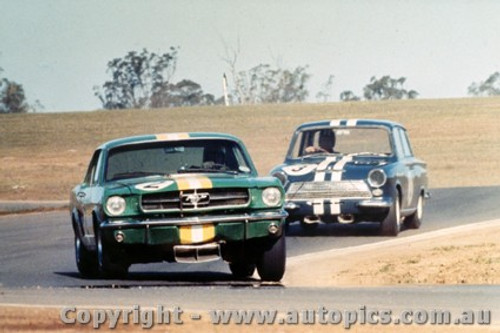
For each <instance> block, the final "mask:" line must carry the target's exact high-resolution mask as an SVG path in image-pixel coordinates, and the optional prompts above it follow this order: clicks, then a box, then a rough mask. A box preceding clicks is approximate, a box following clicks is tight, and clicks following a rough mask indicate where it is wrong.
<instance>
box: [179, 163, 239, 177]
mask: <svg viewBox="0 0 500 333" xmlns="http://www.w3.org/2000/svg"><path fill="white" fill-rule="evenodd" d="M221 166H223V167H224V168H226V166H224V165H221V164H215V165H213V166H212V167H201V166H197V165H189V166H182V167H180V168H179V169H178V170H177V172H178V173H190V172H192V173H196V172H207V173H228V174H231V175H236V174H238V171H235V170H230V169H224V168H222V167H221Z"/></svg>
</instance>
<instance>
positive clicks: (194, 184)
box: [175, 176, 212, 191]
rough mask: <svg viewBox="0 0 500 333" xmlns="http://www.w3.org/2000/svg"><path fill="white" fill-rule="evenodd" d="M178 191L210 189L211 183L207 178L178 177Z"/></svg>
mask: <svg viewBox="0 0 500 333" xmlns="http://www.w3.org/2000/svg"><path fill="white" fill-rule="evenodd" d="M175 181H176V183H177V188H178V189H179V191H185V190H195V189H207V188H212V181H211V180H210V178H208V177H204V176H201V177H179V178H177V179H176V180H175Z"/></svg>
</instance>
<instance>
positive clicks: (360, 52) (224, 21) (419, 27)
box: [0, 0, 500, 111]
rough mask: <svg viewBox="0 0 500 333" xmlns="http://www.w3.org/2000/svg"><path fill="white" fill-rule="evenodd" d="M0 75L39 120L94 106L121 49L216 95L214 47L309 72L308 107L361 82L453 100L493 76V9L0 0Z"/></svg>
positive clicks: (452, 2) (474, 5) (217, 54)
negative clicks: (163, 58) (398, 80)
mask: <svg viewBox="0 0 500 333" xmlns="http://www.w3.org/2000/svg"><path fill="white" fill-rule="evenodd" d="M0 8H1V12H0V17H1V19H0V67H1V68H2V69H3V70H4V71H3V73H2V74H1V75H2V76H5V77H7V78H9V79H10V80H13V81H16V82H18V83H20V84H22V85H23V86H24V88H25V92H26V96H27V98H28V102H31V103H32V102H33V101H34V100H36V99H38V100H40V102H41V103H42V104H43V105H44V106H45V111H75V110H95V109H99V108H100V107H101V105H100V103H99V100H98V99H97V98H96V97H95V96H94V94H93V87H94V86H96V85H102V84H103V83H104V82H105V81H106V80H107V79H108V76H107V74H106V64H107V62H108V61H109V60H111V59H113V58H116V57H123V56H125V55H126V53H127V52H129V51H132V50H137V51H139V50H141V49H142V48H147V49H148V50H149V51H152V52H157V53H163V52H167V51H168V50H169V48H170V46H179V47H180V51H179V57H178V60H179V61H178V65H177V71H176V74H175V76H174V81H179V80H181V79H185V78H187V79H191V80H194V81H196V82H198V83H200V84H201V85H202V87H203V89H204V90H205V91H206V92H209V93H212V94H214V95H215V96H216V97H220V96H221V95H222V85H221V78H222V74H223V73H224V72H228V67H227V64H226V63H225V62H224V61H223V58H224V56H225V45H226V46H229V47H236V45H237V41H238V40H239V41H240V52H241V53H240V56H239V57H238V62H237V68H238V69H239V70H247V69H249V68H251V67H253V66H256V65H258V64H261V63H267V64H271V65H273V66H281V67H283V68H295V67H297V66H304V65H308V66H309V72H310V73H311V74H312V77H311V79H310V81H309V85H308V88H309V90H310V101H311V102H314V101H316V99H315V97H314V96H315V95H316V93H317V92H318V91H319V90H320V89H321V86H322V85H323V84H324V83H325V82H326V81H327V79H328V77H329V75H331V74H333V75H334V76H335V78H334V81H333V91H332V94H333V96H334V100H338V96H339V94H340V93H341V92H342V91H344V90H352V91H354V92H355V93H356V94H358V95H361V94H362V88H363V87H364V86H365V85H366V84H367V83H368V82H369V80H370V78H371V77H372V76H377V77H380V76H383V75H391V76H392V77H400V76H404V77H406V78H407V82H406V84H405V87H406V88H407V89H415V90H417V91H418V92H419V93H420V98H447V97H464V96H466V95H467V87H468V86H469V85H470V84H471V83H472V82H477V81H482V80H484V79H486V78H487V77H488V76H489V75H490V74H492V73H493V72H495V71H500V33H499V32H498V31H499V24H498V17H500V1H496V0H472V1H466V0H414V1H411V0H407V1H404V0H378V1H370V0H349V1H347V0H344V1H340V0H324V1H321V0H311V1H299V0H287V1H285V0H277V1H268V0H265V1H264V0H253V1H239V0H232V1H231V0H213V1H211V0H206V1H196V0H182V1H181V0H148V1H143V0H88V1H77V0H41V1H35V0H15V1H14V0H0Z"/></svg>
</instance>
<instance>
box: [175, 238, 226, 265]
mask: <svg viewBox="0 0 500 333" xmlns="http://www.w3.org/2000/svg"><path fill="white" fill-rule="evenodd" d="M174 258H175V261H176V262H179V263H188V264H190V263H198V262H209V261H215V260H219V259H220V258H221V251H220V245H219V244H217V243H208V244H202V245H175V246H174Z"/></svg>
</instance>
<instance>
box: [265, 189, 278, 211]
mask: <svg viewBox="0 0 500 333" xmlns="http://www.w3.org/2000/svg"><path fill="white" fill-rule="evenodd" d="M262 201H263V202H264V204H265V205H266V206H270V207H271V206H278V205H279V204H280V202H281V192H280V190H279V189H278V188H276V187H268V188H266V189H265V190H264V191H262Z"/></svg>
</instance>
